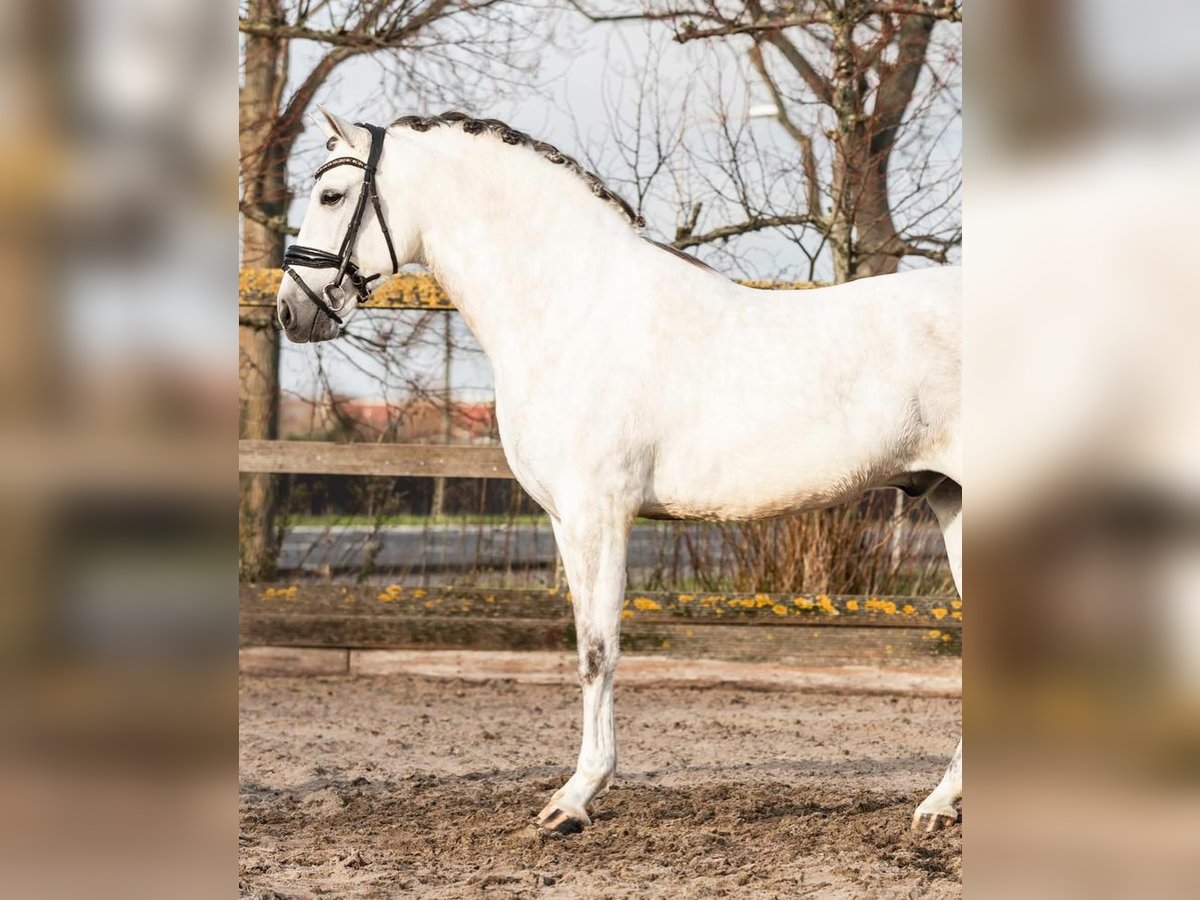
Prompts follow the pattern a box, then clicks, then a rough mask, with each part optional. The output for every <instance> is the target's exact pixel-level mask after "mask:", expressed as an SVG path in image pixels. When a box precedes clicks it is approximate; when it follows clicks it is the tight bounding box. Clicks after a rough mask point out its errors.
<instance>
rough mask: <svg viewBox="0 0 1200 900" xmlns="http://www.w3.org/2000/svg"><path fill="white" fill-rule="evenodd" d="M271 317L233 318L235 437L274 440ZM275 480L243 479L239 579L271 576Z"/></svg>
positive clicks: (275, 366) (252, 313)
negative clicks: (235, 321) (235, 338)
mask: <svg viewBox="0 0 1200 900" xmlns="http://www.w3.org/2000/svg"><path fill="white" fill-rule="evenodd" d="M273 318H274V311H273V310H261V309H243V310H241V315H240V316H239V317H238V357H239V358H238V367H239V371H240V375H241V377H240V379H239V389H238V414H239V416H238V418H239V422H238V436H239V437H242V438H253V439H258V440H274V439H275V437H276V436H277V435H276V431H277V426H276V420H277V418H278V416H277V413H278V408H279V337H278V335H277V334H276V333H275V326H274V321H273ZM277 478H278V476H275V475H270V474H266V473H243V474H242V475H241V476H240V481H241V491H240V492H239V497H238V546H239V550H240V554H239V569H240V575H241V577H242V578H243V579H245V580H249V581H263V580H268V579H270V578H273V577H274V575H275V561H276V556H277V546H276V545H277V536H276V534H275V516H276V507H277V506H278V496H277V494H278V492H277Z"/></svg>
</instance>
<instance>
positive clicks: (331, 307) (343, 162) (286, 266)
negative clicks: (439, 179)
mask: <svg viewBox="0 0 1200 900" xmlns="http://www.w3.org/2000/svg"><path fill="white" fill-rule="evenodd" d="M357 124H358V125H359V127H361V128H365V129H367V131H369V132H370V133H371V152H370V153H369V154H367V161H366V162H363V161H362V160H361V159H355V158H354V157H352V156H339V157H338V158H337V159H331V160H330V161H329V162H327V163H325V164H324V165H323V166H321V167H320V168H319V169H317V174H316V178H317V180H318V181H320V179H321V176H322V175H324V174H325V173H326V172H328V171H329V170H330V169H332V168H334V167H335V166H357V167H358V168H360V169H362V170H363V181H362V191H360V192H359V195H358V205H357V206H355V207H354V215H353V216H352V217H351V219H350V224H349V225H348V226H347V228H346V237H345V238H343V239H342V246H341V249H339V250H338V252H337V253H336V254H333V253H328V252H326V251H325V250H318V249H316V248H315V247H301V246H300V245H299V244H292V245H290V246H289V247H288V248H287V249H286V250H284V252H283V271H285V272H287V273H288V274H289V275H291V276H292V278H293V279H294V280H295V282H296V284H298V285H300V288H301V290H303V291H304V293H306V294H308V298H309V299H310V300H312V302H313V303H315V304H316V305H317V308H318V309H320V310H321V311H322V312H324V313H325V314H326V315H327V316H329V318H331V319H333V320H334V321H335V322H337V323H338V324H339V325H341V324H343V322H342V318H341V316H339V315H338V313H340V312H341V311H342V310H343V309H345V308H346V290H345V288H343V287H342V282H343V281H344V280H345V279H347V278H349V279H350V284H351V286H352V287H353V288H354V291H355V293H356V294H357V295H358V299H359V302H360V303H361V302H365V301H366V299H367V298H368V297H369V296H370V291H369V290H368V289H367V285H369V284H370V283H371V282H372V281H374V280H375V279H376V278H378V277H380V276H379V273H376V274H374V275H367V276H364V275H363V274H362V273H361V272H360V271H359V270H358V266H356V265H355V264H354V262H353V261H352V260H351V259H350V257H351V256H352V255H353V254H354V244H355V242H356V241H357V240H358V230H359V228H361V227H362V220H363V214H364V213H365V212H366V210H367V198H368V197H369V198H370V200H371V205H372V206H373V207H374V208H375V218H376V219H378V220H379V229H380V230H381V231H382V232H383V238H384V240H385V241H387V248H388V253H389V254H391V257H392V274H393V275H394V274H396V273H397V272H398V271H400V265H399V263H398V262H397V260H396V248H395V247H393V246H392V235H391V233H390V232H389V231H388V227H387V222H385V221H384V219H383V209H382V208H381V207H380V205H379V192H378V191H377V190H376V188H375V170H376V169H377V168H378V167H379V157H380V156H381V155H382V154H383V138H384V135H385V134H386V131H385V129H383V128H381V127H380V126H378V125H366V124H364V123H362V122H359V123H357ZM296 267H301V268H305V269H337V277H336V278H334V279H333V280H332V281H330V282H329V283H328V284H327V285H325V287H324V289H322V291H321V294H318V293H317V292H316V291H314V290H313V289H312V288H310V287H309V286H308V285H307V284H305V283H304V279H303V278H301V277H300V273H298V272H297V271H296ZM321 295H324V299H322V296H321Z"/></svg>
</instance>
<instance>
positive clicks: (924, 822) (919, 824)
mask: <svg viewBox="0 0 1200 900" xmlns="http://www.w3.org/2000/svg"><path fill="white" fill-rule="evenodd" d="M957 824H958V814H957V813H953V814H947V813H936V812H933V813H923V812H921V811H920V810H918V811H917V812H916V813H915V814H914V815H913V820H912V830H913V831H915V832H918V833H920V834H932V833H933V832H935V831H941V830H942V829H944V828H951V827H953V826H954V825H957Z"/></svg>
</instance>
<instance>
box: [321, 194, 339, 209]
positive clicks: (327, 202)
mask: <svg viewBox="0 0 1200 900" xmlns="http://www.w3.org/2000/svg"><path fill="white" fill-rule="evenodd" d="M341 199H342V192H341V191H321V203H322V205H324V206H333V205H334V204H336V203H338V202H340V201H341Z"/></svg>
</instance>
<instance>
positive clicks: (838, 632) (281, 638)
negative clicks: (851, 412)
mask: <svg viewBox="0 0 1200 900" xmlns="http://www.w3.org/2000/svg"><path fill="white" fill-rule="evenodd" d="M279 277H280V274H279V271H278V270H243V271H242V273H241V285H240V301H239V302H240V305H241V306H243V307H251V308H253V307H259V308H263V307H271V306H274V303H275V293H276V291H277V290H278V286H279ZM750 284H753V285H754V286H758V287H776V288H802V287H811V286H812V285H808V284H783V283H750ZM371 306H372V307H377V308H386V309H452V308H453V307H452V306H451V304H450V303H449V301H448V300H447V299H446V297H445V295H444V293H443V292H442V291H441V290H440V288H439V287H438V286H437V284H436V282H434V281H433V280H432V279H431V278H429V277H427V276H401V277H397V278H394V279H391V280H390V281H389V282H388V283H386V284H384V285H382V286H381V287H380V289H379V290H378V291H376V293H375V294H374V296H373V297H372V303H371ZM239 470H240V471H241V472H243V473H279V474H282V473H296V474H300V473H303V474H322V475H382V476H392V477H414V476H415V477H431V478H432V477H446V478H512V477H513V475H512V471H511V470H510V469H509V467H508V464H507V462H506V461H505V459H504V453H503V450H502V449H501V448H499V447H472V446H445V445H428V444H366V443H356V444H335V443H328V442H309V441H269V440H242V441H241V442H240V445H239ZM622 620H623V623H622V636H621V644H622V648H623V649H625V650H626V651H629V652H636V653H651V654H657V655H667V656H686V657H691V658H697V657H707V658H716V659H730V660H772V661H778V662H781V663H782V662H786V663H794V664H800V665H815V664H831V663H839V664H841V663H848V662H853V663H871V662H888V661H916V660H922V659H926V660H927V659H929V658H931V657H944V656H955V655H958V654H959V653H961V646H962V609H961V604H960V603H959V602H958V601H957V600H951V599H949V598H928V597H828V596H823V595H805V594H713V593H699V594H687V593H665V592H654V593H642V594H635V593H630V595H629V596H628V597H627V598H626V601H625V608H624V609H623V611H622ZM240 635H241V643H242V646H277V647H336V648H345V649H368V648H422V649H436V648H475V649H492V650H522V649H527V650H532V649H539V650H545V649H569V648H573V647H574V642H575V631H574V623H573V619H572V615H571V605H570V594H569V593H567V592H563V591H557V590H521V591H515V590H486V589H460V588H454V589H451V588H445V589H439V588H414V587H403V586H401V585H375V586H366V585H353V586H351V585H334V584H325V583H295V584H288V583H276V584H243V585H242V588H241V597H240Z"/></svg>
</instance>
